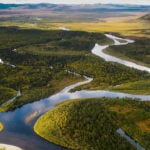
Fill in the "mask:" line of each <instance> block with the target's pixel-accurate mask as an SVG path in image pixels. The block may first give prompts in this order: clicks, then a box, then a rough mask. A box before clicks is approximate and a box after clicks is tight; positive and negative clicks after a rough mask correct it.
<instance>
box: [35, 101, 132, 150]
mask: <svg viewBox="0 0 150 150" xmlns="http://www.w3.org/2000/svg"><path fill="white" fill-rule="evenodd" d="M115 119H116V117H115V115H114V114H112V113H110V112H109V111H108V110H106V109H105V108H104V106H103V105H102V104H101V101H100V100H96V99H94V100H91V99H90V100H74V101H66V102H63V103H61V104H59V105H57V106H56V107H55V108H53V109H52V110H51V111H49V112H48V113H46V114H44V115H43V116H42V117H40V119H39V120H38V121H37V122H36V124H35V126H34V129H35V132H36V133H37V134H38V135H40V136H42V137H43V138H45V139H47V140H48V141H50V142H54V143H55V144H59V145H61V146H64V147H67V148H71V149H74V150H99V149H101V150H112V149H116V148H117V150H127V149H128V150H132V149H134V148H132V146H131V145H130V144H129V143H128V142H127V141H126V140H125V139H123V138H122V137H121V136H119V134H118V133H117V132H116V130H117V128H118V126H117V125H116V124H115V121H114V120H115Z"/></svg>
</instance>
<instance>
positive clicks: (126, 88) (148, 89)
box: [109, 79, 150, 95]
mask: <svg viewBox="0 0 150 150" xmlns="http://www.w3.org/2000/svg"><path fill="white" fill-rule="evenodd" d="M109 89H110V90H114V91H120V92H123V93H136V94H143V93H144V94H147V95H148V94H149V93H150V80H149V79H148V80H140V81H135V82H132V83H125V84H120V85H116V86H113V87H110V88H109Z"/></svg>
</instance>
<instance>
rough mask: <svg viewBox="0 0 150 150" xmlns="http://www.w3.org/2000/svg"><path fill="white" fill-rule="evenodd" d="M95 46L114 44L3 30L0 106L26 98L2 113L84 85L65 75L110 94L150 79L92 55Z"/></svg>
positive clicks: (88, 36) (99, 38) (89, 37)
mask: <svg viewBox="0 0 150 150" xmlns="http://www.w3.org/2000/svg"><path fill="white" fill-rule="evenodd" d="M95 43H100V44H111V43H112V40H110V39H108V38H107V37H105V35H104V34H101V33H88V32H80V31H69V32H66V31H61V30H56V31H55V30H53V31H42V30H33V29H30V30H27V29H26V30H25V29H20V28H18V27H9V28H7V27H1V28H0V58H1V59H2V60H3V61H4V64H0V78H1V80H0V89H1V93H0V104H3V103H4V102H6V101H8V100H9V99H11V98H12V97H14V96H16V94H17V91H18V90H21V93H22V96H21V97H17V99H16V100H15V101H13V102H11V103H7V105H4V106H1V107H0V111H7V110H11V109H14V108H16V107H19V106H22V105H23V104H26V103H29V102H32V101H35V100H39V99H40V98H44V97H47V96H50V95H51V94H54V93H56V92H58V91H59V90H61V89H62V88H64V87H65V86H67V85H70V84H72V83H75V82H77V81H81V80H83V78H82V77H76V76H73V75H71V74H69V73H68V72H66V70H72V71H75V72H78V73H80V74H81V75H87V76H91V77H93V78H94V80H93V82H92V83H90V84H88V85H86V86H84V87H82V88H88V89H108V88H110V87H111V86H112V87H114V86H116V85H118V84H121V83H122V84H124V83H131V82H138V81H141V80H142V81H143V80H144V81H147V80H149V79H150V75H149V74H148V73H147V72H142V71H138V70H135V69H132V68H128V67H125V66H123V65H120V64H117V63H112V62H105V61H104V60H103V59H100V58H99V57H97V56H94V55H93V54H91V49H92V48H93V47H94V45H95ZM12 65H13V66H12ZM139 87H140V85H139ZM80 89H81V87H80ZM146 89H147V88H146V87H144V89H142V93H145V91H146V92H147V93H149V91H148V90H146ZM135 90H138V91H139V90H140V89H135ZM133 92H135V91H133Z"/></svg>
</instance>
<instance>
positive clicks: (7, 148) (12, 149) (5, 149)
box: [0, 144, 23, 150]
mask: <svg viewBox="0 0 150 150" xmlns="http://www.w3.org/2000/svg"><path fill="white" fill-rule="evenodd" d="M0 149H1V150H23V149H21V148H19V147H16V146H13V145H8V144H0Z"/></svg>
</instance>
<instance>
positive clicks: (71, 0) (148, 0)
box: [0, 0, 150, 5]
mask: <svg viewBox="0 0 150 150" xmlns="http://www.w3.org/2000/svg"><path fill="white" fill-rule="evenodd" d="M0 3H56V4H62V3H63V4H94V3H114V4H142V5H150V0H130V1H124V0H82V1H81V0H0Z"/></svg>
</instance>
